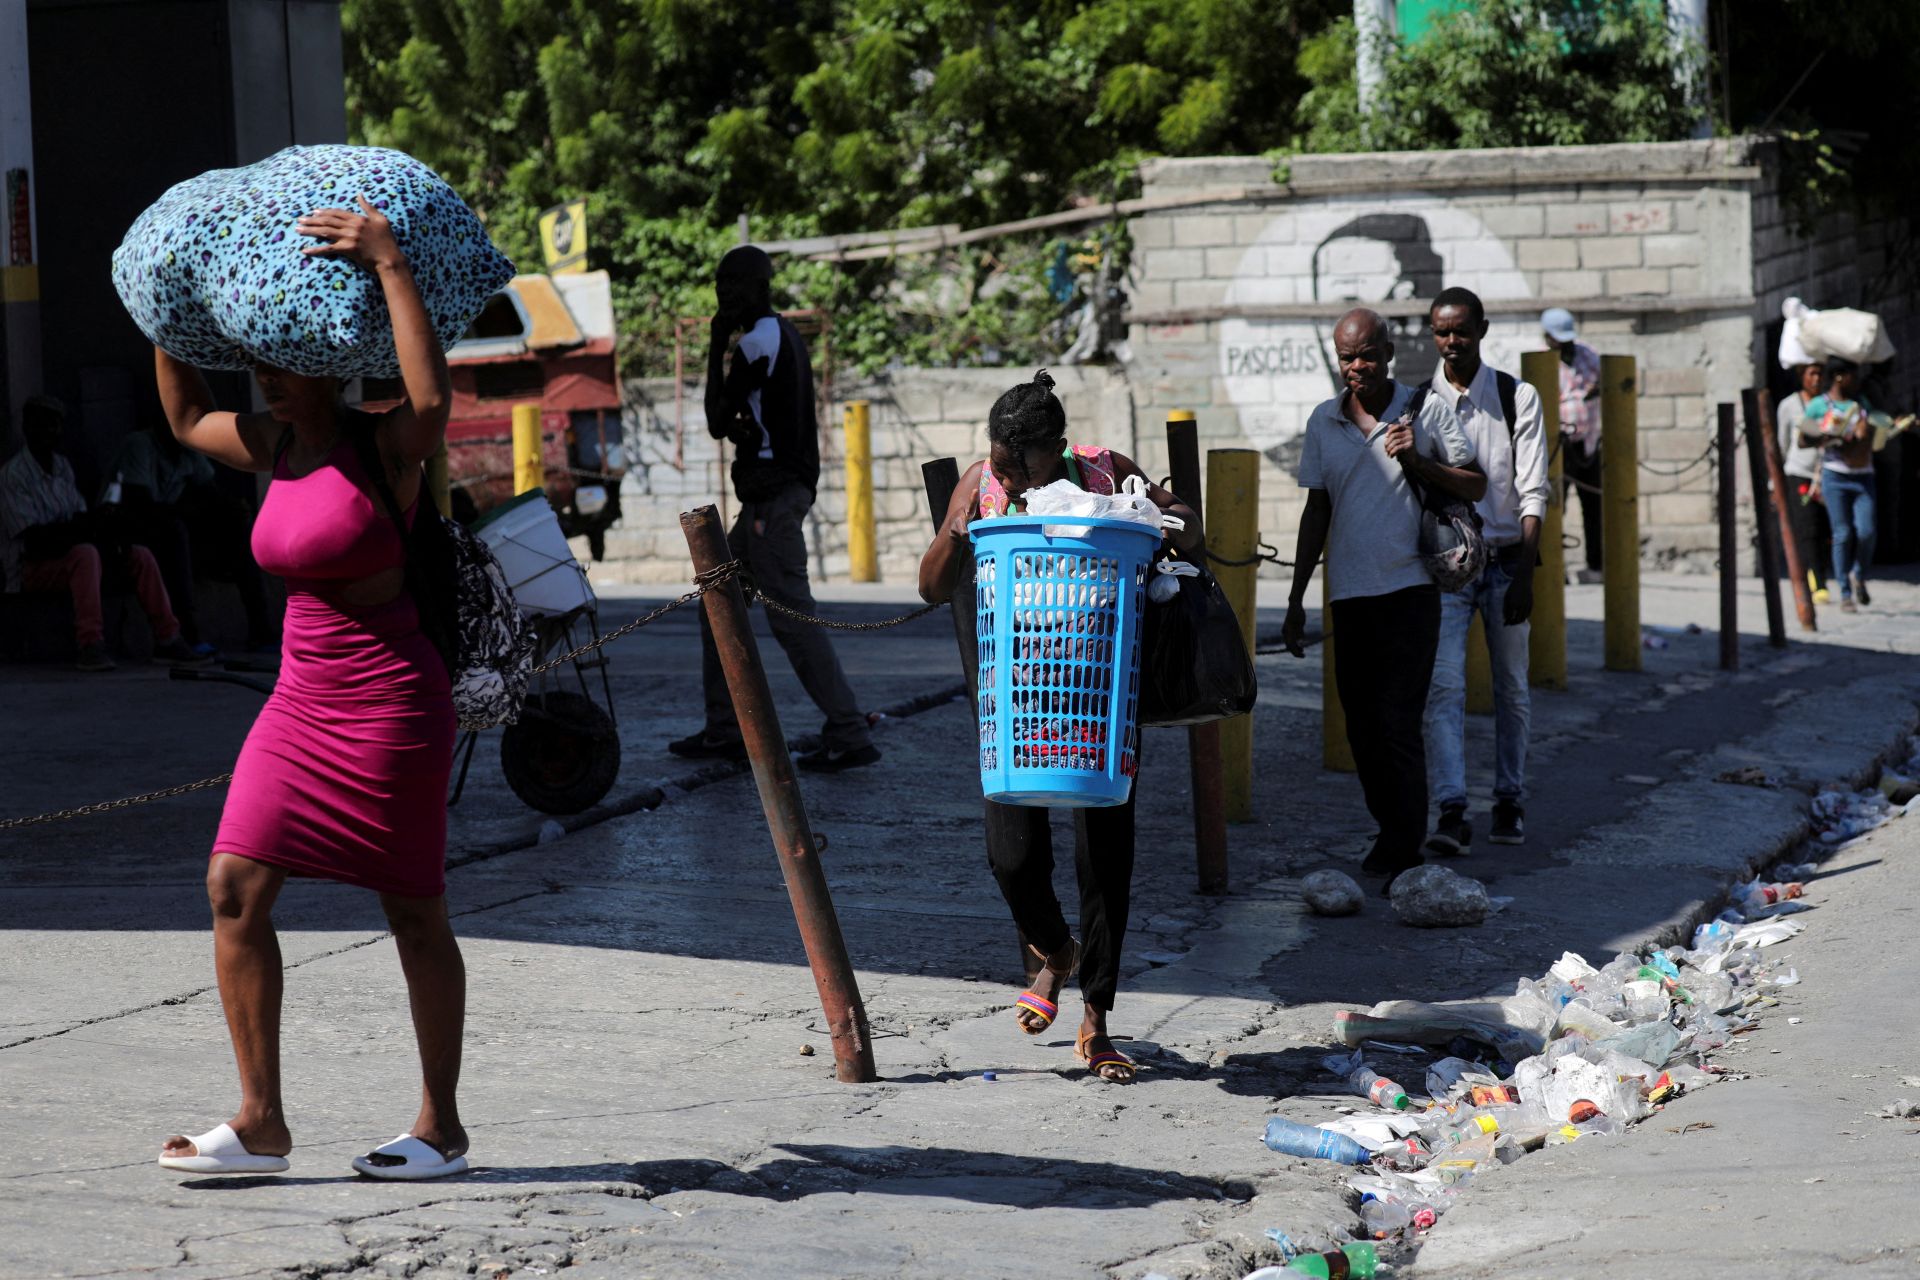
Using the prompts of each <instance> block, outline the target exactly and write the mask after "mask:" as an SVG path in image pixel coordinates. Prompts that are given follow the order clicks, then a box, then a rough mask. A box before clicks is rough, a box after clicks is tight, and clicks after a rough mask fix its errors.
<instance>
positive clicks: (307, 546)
mask: <svg viewBox="0 0 1920 1280" xmlns="http://www.w3.org/2000/svg"><path fill="white" fill-rule="evenodd" d="M295 229H296V230H297V231H298V232H299V233H300V234H302V235H306V236H311V237H314V239H315V243H313V244H311V245H308V246H307V247H306V249H305V250H304V252H306V253H307V254H309V255H313V256H321V257H340V258H345V259H348V260H350V261H352V262H354V263H357V264H358V265H359V266H360V267H362V268H364V269H365V270H367V271H369V272H372V273H373V274H374V275H375V276H376V277H377V278H378V280H379V281H380V286H381V292H382V295H383V297H384V300H385V303H386V307H387V310H388V312H389V313H390V314H391V317H392V322H393V337H394V342H395V346H396V348H397V355H398V358H399V365H400V377H401V381H402V383H403V384H404V385H405V388H406V398H405V399H404V400H403V401H402V402H401V404H400V405H399V407H397V408H395V409H393V410H390V411H389V412H387V413H385V414H382V415H379V416H374V415H370V414H365V413H359V412H356V411H354V410H350V409H348V408H347V407H346V406H345V405H344V404H343V403H342V402H341V400H340V379H338V378H332V377H308V376H303V375H300V374H294V373H289V372H287V371H285V370H282V369H276V368H271V367H268V366H266V365H259V366H256V368H255V370H254V380H255V382H256V383H257V384H258V386H259V388H260V394H261V396H262V398H263V399H264V400H265V401H266V406H267V409H266V412H265V413H243V414H235V413H224V412H220V411H218V410H216V409H215V408H214V402H213V397H212V395H211V393H210V392H209V391H208V389H207V384H206V381H205V379H204V378H202V377H201V375H200V373H199V372H198V371H197V370H196V369H194V368H193V367H191V366H190V365H187V364H184V363H182V362H181V361H179V360H176V359H175V358H174V357H172V356H170V355H168V354H167V353H166V352H165V351H163V350H160V349H158V348H156V349H155V352H154V365H155V371H156V374H157V376H158V379H159V384H160V399H161V402H162V404H163V405H164V406H165V408H166V411H167V419H168V422H169V423H170V424H171V426H172V428H173V434H174V436H175V438H177V439H178V440H179V441H180V442H181V443H182V444H184V445H186V446H187V447H188V448H190V449H197V450H199V451H200V452H201V453H204V454H207V455H208V456H209V457H212V458H215V459H217V460H218V461H221V462H224V463H226V464H227V465H228V466H230V467H236V468H238V469H240V470H243V471H255V472H268V473H270V474H271V475H272V483H271V485H270V486H269V487H268V489H267V495H266V500H265V502H264V503H263V504H262V506H261V509H260V514H259V517H258V518H257V519H256V521H255V523H254V527H253V551H254V555H255V557H256V558H257V559H258V561H259V563H260V566H261V568H263V569H265V570H267V571H268V572H269V573H274V574H278V575H280V576H281V577H283V578H285V579H286V582H287V618H286V627H285V641H284V645H283V650H282V652H283V658H282V664H281V668H280V679H279V682H278V683H277V684H276V685H275V687H274V691H273V696H272V697H270V698H269V699H268V700H267V703H266V705H265V706H264V707H263V708H262V709H261V712H260V717H259V719H258V720H256V721H255V722H254V726H253V729H252V731H251V732H250V733H249V734H248V735H247V741H246V745H245V746H244V747H242V748H241V751H240V759H239V762H238V763H237V764H236V765H235V766H234V772H233V783H232V786H231V789H230V790H229V792H228V795H227V804H226V809H225V811H224V812H223V814H222V815H221V819H220V829H219V834H218V835H217V836H216V837H215V839H214V843H213V855H212V859H211V861H210V863H209V865H208V869H207V892H208V896H209V897H210V898H211V899H212V903H213V937H214V966H215V969H216V970H217V972H218V974H219V981H220V1000H221V1003H222V1005H223V1006H224V1007H225V1009H226V1015H227V1028H228V1031H229V1032H230V1033H231V1034H232V1037H233V1049H234V1057H235V1058H236V1060H237V1061H238V1065H239V1069H240V1107H239V1110H238V1111H237V1112H236V1113H235V1114H234V1117H233V1119H232V1120H230V1121H229V1122H227V1123H226V1124H223V1125H220V1126H218V1127H216V1128H214V1129H212V1130H210V1131H209V1132H207V1133H203V1134H201V1135H200V1136H199V1137H196V1138H187V1137H180V1136H175V1137H172V1138H169V1139H167V1141H166V1144H165V1145H164V1146H163V1147H162V1148H161V1155H160V1164H161V1165H162V1166H163V1167H165V1168H169V1169H177V1170H180V1171H183V1172H187V1173H201V1174H206V1173H273V1172H278V1171H280V1170H282V1169H285V1168H286V1167H287V1160H286V1155H287V1153H288V1152H289V1151H291V1150H292V1146H293V1138H292V1135H291V1134H290V1132H289V1131H288V1128H287V1119H286V1114H285V1111H284V1109H283V1106H282V1102H281V1094H280V1006H281V988H282V975H281V961H280V944H279V939H278V937H277V936H276V934H275V932H274V927H273V915H272V913H273V905H274V900H275V898H277V897H278V896H279V893H280V888H281V886H282V885H283V884H285V883H286V879H287V877H288V876H289V875H306V876H320V877H324V878H326V879H329V880H338V881H342V882H344V883H346V884H351V885H358V886H360V887H362V888H367V889H372V890H374V891H375V892H377V893H378V894H379V895H380V905H381V906H382V907H383V908H384V909H385V912H386V917H387V923H388V925H389V926H390V927H391V928H392V930H393V937H394V942H395V944H396V946H397V948H398V950H399V953H400V965H401V968H402V970H403V972H404V973H405V975H406V982H407V995H408V1000H409V1003H410V1005H411V1007H412V1011H413V1025H414V1034H415V1037H416V1038H417V1040H418V1042H419V1048H420V1063H421V1069H422V1075H423V1077H424V1088H423V1099H422V1103H421V1106H420V1110H419V1113H418V1115H417V1117H416V1119H415V1120H414V1122H413V1125H412V1128H411V1129H410V1130H409V1131H408V1132H407V1133H404V1134H402V1135H401V1136H400V1137H398V1138H396V1139H394V1140H393V1141H391V1142H388V1143H384V1144H382V1145H381V1146H379V1147H377V1148H375V1149H374V1150H373V1151H370V1152H368V1153H367V1154H365V1155H362V1156H360V1157H358V1158H356V1159H355V1160H354V1161H353V1167H354V1168H355V1169H357V1170H359V1171H360V1172H361V1173H363V1174H366V1175H368V1176H370V1177H375V1178H388V1179H405V1180H413V1179H419V1178H433V1177H440V1176H443V1175H445V1174H450V1173H459V1172H461V1171H462V1170H464V1169H465V1168H466V1167H467V1160H466V1154H465V1153H466V1150H467V1132H466V1130H465V1128H463V1127H462V1126H461V1123H460V1113H459V1108H458V1106H457V1104H456V1102H455V1098H454V1092H455V1086H456V1085H457V1084H458V1082H459V1078H460V1051H461V1035H462V1026H463V1022H464V1020H465V1015H466V970H465V968H464V965H463V963H462V961H461V958H460V947H459V944H458V943H457V942H456V941H455V940H454V936H453V930H452V928H451V927H450V926H449V924H448V922H447V907H446V898H445V896H444V895H445V891H446V849H447V805H446V796H447V776H448V773H449V772H450V770H451V767H452V764H453V739H454V708H453V700H452V695H451V692H450V688H449V678H448V673H447V667H446V664H445V661H444V660H443V659H442V657H441V655H440V653H439V652H438V651H437V650H436V647H435V644H434V642H433V641H432V640H430V639H429V638H428V635H427V634H426V633H425V632H423V631H422V622H423V618H422V610H421V609H420V607H419V606H418V604H417V602H416V600H415V598H414V595H413V594H412V592H411V590H410V586H409V580H408V574H407V572H406V566H407V562H408V555H407V541H408V536H410V535H403V534H402V531H401V528H400V523H401V521H402V520H403V519H404V521H405V523H406V525H407V527H408V529H409V531H411V529H412V527H413V525H414V524H415V523H416V518H434V516H435V513H434V511H433V508H432V499H431V497H430V496H429V495H427V493H426V491H425V485H424V483H423V478H422V472H421V466H422V463H424V462H425V461H426V459H428V458H429V457H431V456H432V455H433V453H434V452H435V450H436V449H437V448H438V447H439V445H440V441H441V438H442V436H443V435H444V433H445V431H446V425H447V415H448V408H449V404H450V392H449V380H448V376H447V361H446V357H445V355H444V354H443V353H442V351H441V348H440V343H439V341H438V339H437V338H436V337H435V335H434V331H433V327H432V324H431V323H430V321H429V318H428V314H427V309H426V307H425V305H424V304H423V303H422V301H421V297H420V290H419V288H418V287H417V286H416V284H415V282H414V277H413V272H412V268H411V267H410V265H409V264H408V261H407V257H406V255H405V254H404V253H403V252H402V251H401V249H400V246H399V244H398V242H397V241H396V240H395V238H394V232H393V227H392V225H391V224H390V223H389V221H388V220H387V218H386V217H385V216H384V215H383V214H381V213H380V212H379V211H378V210H377V209H375V208H374V207H373V206H372V205H371V204H369V203H368V202H367V201H366V200H364V199H362V200H361V201H360V209H359V211H358V212H355V211H352V210H348V209H323V210H320V211H318V212H315V213H311V214H308V215H307V216H305V217H303V218H301V219H300V221H299V222H298V224H296V228H295ZM403 512H404V513H405V514H404V516H402V513H403ZM426 621H428V622H429V623H430V624H434V625H438V624H439V623H441V622H443V621H444V620H443V619H438V618H430V619H427V620H426Z"/></svg>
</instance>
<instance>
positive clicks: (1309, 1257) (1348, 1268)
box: [1286, 1240, 1380, 1280]
mask: <svg viewBox="0 0 1920 1280" xmlns="http://www.w3.org/2000/svg"><path fill="white" fill-rule="evenodd" d="M1379 1265H1380V1262H1379V1255H1378V1254H1377V1253H1376V1252H1375V1251H1374V1247H1373V1244H1372V1242H1370V1241H1367V1240H1356V1241H1355V1242H1354V1243H1352V1244H1343V1245H1341V1246H1340V1247H1339V1248H1338V1249H1331V1250H1329V1251H1327V1252H1326V1253H1309V1254H1304V1255H1302V1256H1301V1257H1298V1258H1295V1259H1294V1260H1293V1261H1292V1262H1289V1263H1288V1264H1287V1266H1286V1270H1287V1271H1288V1272H1290V1273H1292V1274H1294V1275H1302V1276H1321V1277H1323V1278H1324V1280H1349V1278H1350V1280H1372V1278H1373V1275H1374V1272H1375V1270H1376V1269H1377V1268H1378V1267H1379Z"/></svg>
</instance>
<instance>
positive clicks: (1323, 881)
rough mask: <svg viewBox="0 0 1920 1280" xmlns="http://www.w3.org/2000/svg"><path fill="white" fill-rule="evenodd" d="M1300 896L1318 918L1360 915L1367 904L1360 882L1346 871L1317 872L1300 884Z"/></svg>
mask: <svg viewBox="0 0 1920 1280" xmlns="http://www.w3.org/2000/svg"><path fill="white" fill-rule="evenodd" d="M1300 896H1301V898H1303V899H1304V900H1305V901H1306V904H1307V907H1308V908H1309V909H1310V910H1311V911H1312V912H1313V914H1315V915H1317V916H1351V915H1358V914H1359V912H1360V908H1361V907H1362V906H1364V905H1365V904H1366V895H1365V894H1363V893H1362V892H1361V891H1360V885H1359V882H1358V881H1356V880H1355V879H1354V878H1353V877H1352V876H1350V875H1348V874H1347V873H1346V872H1344V871H1331V870H1329V871H1316V872H1314V873H1313V874H1312V875H1310V876H1308V877H1307V878H1306V879H1305V880H1302V881H1301V882H1300Z"/></svg>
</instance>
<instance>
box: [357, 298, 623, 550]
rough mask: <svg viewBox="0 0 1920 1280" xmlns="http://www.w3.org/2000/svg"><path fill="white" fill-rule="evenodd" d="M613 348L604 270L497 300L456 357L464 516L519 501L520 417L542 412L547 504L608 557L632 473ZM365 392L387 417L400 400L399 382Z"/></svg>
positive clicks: (456, 484) (450, 442) (457, 471)
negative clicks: (516, 416)
mask: <svg viewBox="0 0 1920 1280" xmlns="http://www.w3.org/2000/svg"><path fill="white" fill-rule="evenodd" d="M613 347H614V327H613V290H612V285H611V283H610V281H609V279H608V277H607V273H606V272H604V271H588V272H581V273H578V274H574V275H559V276H545V275H524V276H515V277H514V278H513V280H512V282H511V283H509V284H508V285H507V287H506V288H505V289H502V290H501V291H500V292H499V293H497V294H495V295H494V296H493V298H492V299H491V300H489V301H488V303H487V305H486V308H485V309H484V310H483V311H481V313H480V316H479V318H478V319H476V320H475V321H474V322H473V327H472V328H471V329H470V330H468V332H467V336H466V337H465V338H463V339H461V340H460V341H459V342H457V343H455V344H454V346H453V348H452V349H451V350H450V351H448V352H447V364H448V366H449V369H450V371H451V373H452V377H453V413H452V417H451V418H450V419H449V421H448V423H447V478H448V484H449V486H450V488H451V489H452V491H453V494H454V503H455V514H456V515H460V516H462V517H463V518H466V519H471V518H472V517H473V516H475V515H478V514H480V513H482V512H485V511H487V510H489V509H490V508H492V507H494V506H496V505H498V504H499V503H501V502H504V501H506V500H507V499H508V498H511V497H512V496H513V409H514V406H515V405H521V404H538V405H539V406H540V429H541V454H542V456H543V458H544V460H545V462H546V469H547V482H546V490H547V501H548V502H550V503H552V504H553V509H554V511H555V512H556V513H558V515H559V517H560V526H561V528H562V529H564V530H565V531H566V533H567V535H568V536H569V537H574V536H581V535H584V536H585V537H586V538H587V540H588V545H589V546H590V547H591V549H592V552H593V558H594V559H596V560H598V559H599V558H600V557H601V555H602V552H603V548H604V539H605V535H606V531H607V529H608V527H609V526H611V525H612V524H613V523H614V522H615V521H616V520H618V519H619V518H620V478H621V477H622V476H623V475H624V474H625V473H626V457H625V450H624V448H623V447H622V441H623V434H622V431H621V417H620V370H619V365H618V362H617V361H616V359H615V357H614V350H613ZM364 394H365V399H366V402H367V405H366V407H367V408H369V409H372V410H375V411H378V410H380V409H383V408H385V407H387V406H388V405H390V404H392V403H393V402H394V401H395V400H396V399H397V398H398V395H399V385H398V381H397V380H384V379H378V380H377V379H368V380H367V381H366V383H365V386H364ZM461 495H464V496H465V500H463V499H462V496H461ZM468 502H471V504H472V506H471V509H468V507H467V503H468Z"/></svg>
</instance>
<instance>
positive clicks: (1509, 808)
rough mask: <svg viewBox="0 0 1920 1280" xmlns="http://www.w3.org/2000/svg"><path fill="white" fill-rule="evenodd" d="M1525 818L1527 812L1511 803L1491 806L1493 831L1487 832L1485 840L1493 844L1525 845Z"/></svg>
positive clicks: (1504, 801)
mask: <svg viewBox="0 0 1920 1280" xmlns="http://www.w3.org/2000/svg"><path fill="white" fill-rule="evenodd" d="M1526 816H1527V811H1526V810H1525V809H1522V808H1521V807H1520V806H1519V805H1517V804H1515V803H1514V802H1513V801H1511V800H1502V801H1499V802H1498V803H1496V804H1495V805H1494V806H1493V830H1491V831H1489V832H1487V839H1488V840H1490V841H1492V842H1493V843H1494V844H1525V843H1526V842H1527V827H1526Z"/></svg>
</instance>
